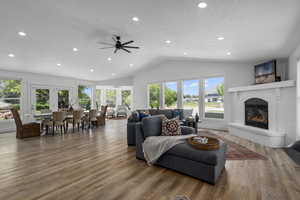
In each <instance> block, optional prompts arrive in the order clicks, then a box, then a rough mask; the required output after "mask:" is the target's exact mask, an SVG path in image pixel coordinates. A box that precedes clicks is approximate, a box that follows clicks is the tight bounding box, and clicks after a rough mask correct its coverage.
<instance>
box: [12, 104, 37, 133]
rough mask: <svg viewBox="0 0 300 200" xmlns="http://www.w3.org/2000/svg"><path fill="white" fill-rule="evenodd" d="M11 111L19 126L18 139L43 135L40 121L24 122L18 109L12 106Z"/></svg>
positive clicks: (17, 126)
mask: <svg viewBox="0 0 300 200" xmlns="http://www.w3.org/2000/svg"><path fill="white" fill-rule="evenodd" d="M10 111H11V113H12V115H13V117H14V120H15V123H16V128H17V132H16V137H17V138H18V139H22V138H27V137H36V136H40V135H41V131H40V124H39V123H35V122H32V123H28V124H23V123H22V120H21V118H20V115H19V112H18V110H17V109H15V108H12V109H11V110H10Z"/></svg>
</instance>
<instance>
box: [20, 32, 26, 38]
mask: <svg viewBox="0 0 300 200" xmlns="http://www.w3.org/2000/svg"><path fill="white" fill-rule="evenodd" d="M18 35H19V36H22V37H25V36H26V35H27V34H26V33H25V32H23V31H19V32H18Z"/></svg>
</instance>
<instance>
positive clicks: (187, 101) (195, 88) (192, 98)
mask: <svg viewBox="0 0 300 200" xmlns="http://www.w3.org/2000/svg"><path fill="white" fill-rule="evenodd" d="M183 108H184V109H189V110H190V113H191V114H193V115H196V113H198V114H199V80H185V81H183Z"/></svg>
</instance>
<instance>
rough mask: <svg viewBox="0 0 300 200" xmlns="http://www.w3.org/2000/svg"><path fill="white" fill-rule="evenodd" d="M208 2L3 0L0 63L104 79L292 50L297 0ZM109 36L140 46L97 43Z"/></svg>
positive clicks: (271, 55)
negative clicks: (168, 61)
mask: <svg viewBox="0 0 300 200" xmlns="http://www.w3.org/2000/svg"><path fill="white" fill-rule="evenodd" d="M205 1H206V2H207V4H208V7H207V8H205V9H200V8H198V7H197V4H198V2H199V1H197V0H51V1H50V0H49V1H46V0H44V1H37V0H2V1H1V2H0V28H1V31H0V69H6V70H15V71H28V72H36V73H44V74H52V75H59V76H70V77H76V78H80V79H87V80H105V79H112V78H117V77H122V76H128V75H131V74H133V73H134V72H135V71H136V70H138V69H140V68H142V67H145V66H147V63H149V62H153V60H155V59H157V58H159V57H176V58H182V59H185V58H186V57H188V58H197V59H222V60H223V59H225V60H232V61H237V60H238V61H257V60H263V59H269V58H277V57H287V56H288V55H289V53H290V52H291V50H293V49H294V48H295V46H296V44H295V42H294V41H295V37H296V35H295V34H296V33H295V30H296V27H297V26H299V22H300V1H299V0H276V1H275V0H226V1H224V0H205ZM134 16H137V17H138V18H139V19H140V21H139V22H134V21H132V20H131V19H132V17H134ZM18 31H24V32H26V33H27V36H26V37H20V36H19V35H18V34H17V33H18ZM112 34H117V35H121V37H122V40H125V41H128V40H134V41H135V43H134V44H135V45H138V46H140V47H141V49H140V50H133V52H132V53H131V54H128V53H126V52H118V53H117V54H113V52H112V51H113V50H112V49H108V50H101V49H99V48H100V47H103V46H102V45H100V44H98V43H97V42H99V41H105V42H111V41H112V39H111V37H112ZM218 36H223V37H224V38H225V39H224V40H222V41H219V40H217V39H216V38H217V37H218ZM297 37H299V36H297ZM166 40H170V41H171V43H170V44H166V43H165V41H166ZM74 47H76V48H78V49H79V51H78V52H73V51H72V48H74ZM228 51H230V52H231V53H232V55H230V56H228V55H227V52H228ZM184 52H186V53H187V55H184ZM9 53H13V54H15V57H14V58H10V57H8V54H9ZM108 57H111V58H112V61H111V62H109V61H108V60H107V58H108ZM57 63H61V64H62V66H60V67H58V66H57ZM130 64H133V67H130V66H129V65H130ZM183 67H184V66H183ZM91 68H93V69H94V72H90V69H91ZM113 73H114V74H115V75H112V74H113Z"/></svg>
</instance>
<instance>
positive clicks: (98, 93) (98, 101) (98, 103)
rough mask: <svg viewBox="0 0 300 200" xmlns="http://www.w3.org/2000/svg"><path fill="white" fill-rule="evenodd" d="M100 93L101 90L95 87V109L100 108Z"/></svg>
mask: <svg viewBox="0 0 300 200" xmlns="http://www.w3.org/2000/svg"><path fill="white" fill-rule="evenodd" d="M101 95H102V90H101V89H96V108H97V110H100V107H101V105H102V99H101Z"/></svg>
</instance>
